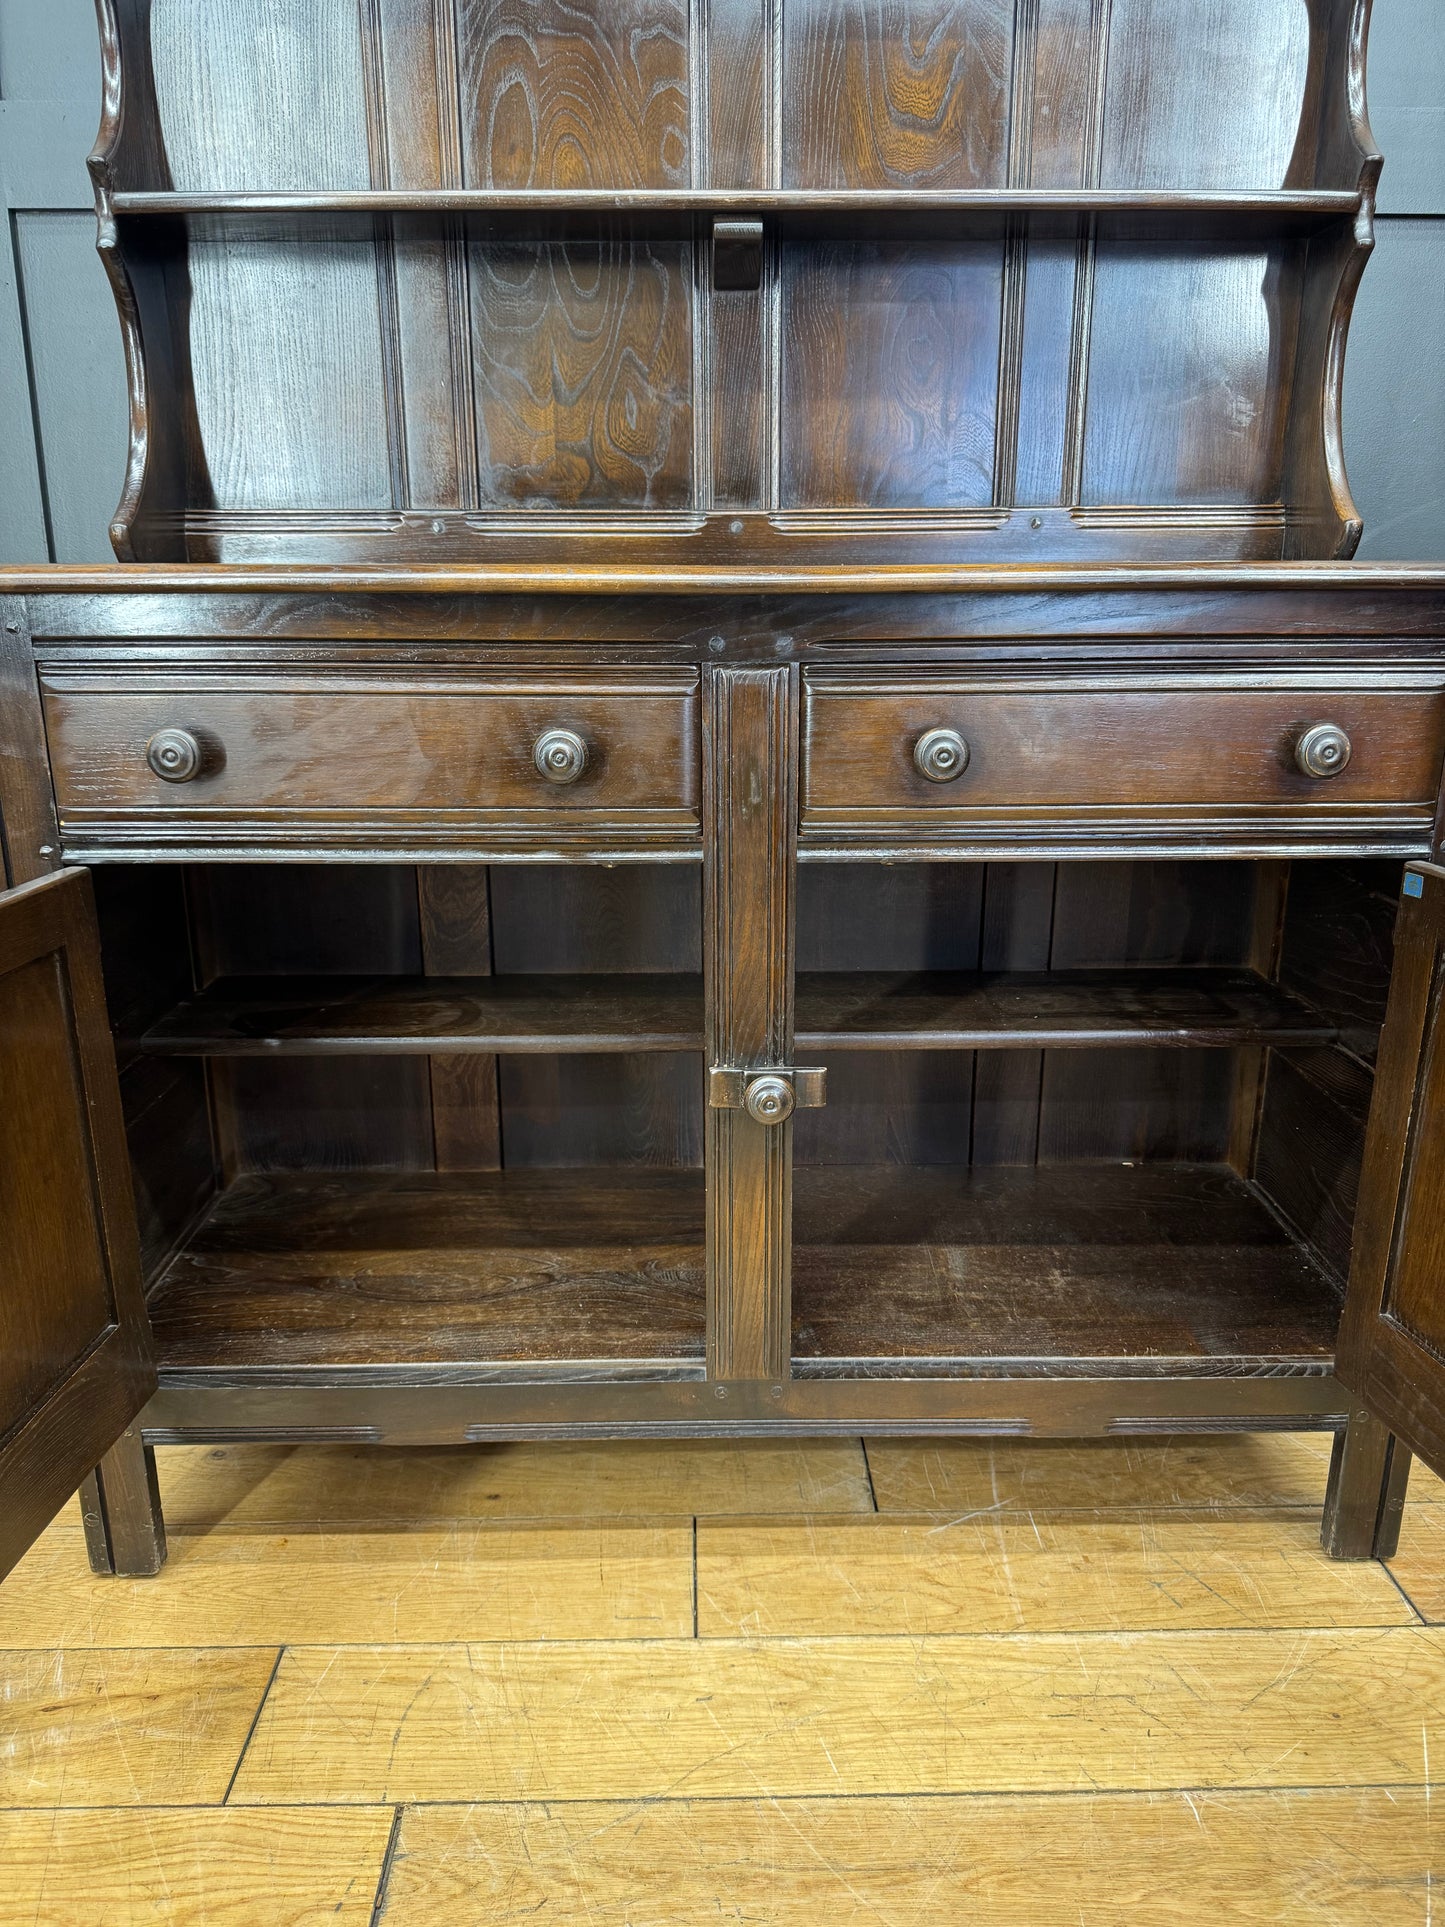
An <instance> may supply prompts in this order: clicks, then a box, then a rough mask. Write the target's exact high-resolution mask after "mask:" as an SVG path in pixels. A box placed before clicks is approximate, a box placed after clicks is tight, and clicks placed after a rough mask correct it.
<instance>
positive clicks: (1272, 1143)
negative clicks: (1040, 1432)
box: [1255, 1050, 1372, 1284]
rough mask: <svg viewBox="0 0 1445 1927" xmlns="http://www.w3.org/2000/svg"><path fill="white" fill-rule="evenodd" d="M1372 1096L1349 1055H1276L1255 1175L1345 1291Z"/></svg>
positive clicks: (1268, 1082) (1365, 1077) (1269, 1078)
mask: <svg viewBox="0 0 1445 1927" xmlns="http://www.w3.org/2000/svg"><path fill="white" fill-rule="evenodd" d="M1371 1095H1372V1085H1371V1080H1370V1077H1369V1074H1368V1072H1366V1071H1364V1070H1362V1069H1361V1067H1360V1066H1359V1065H1358V1064H1357V1063H1355V1062H1354V1061H1353V1059H1351V1058H1349V1057H1347V1056H1345V1054H1344V1053H1343V1052H1342V1051H1331V1050H1307V1051H1290V1052H1283V1051H1281V1052H1278V1053H1275V1054H1272V1055H1271V1058H1270V1062H1269V1068H1268V1071H1267V1073H1266V1081H1265V1087H1264V1104H1263V1108H1262V1110H1261V1113H1260V1134H1259V1146H1258V1150H1257V1152H1256V1157H1255V1176H1256V1178H1257V1180H1258V1182H1259V1186H1260V1189H1261V1190H1262V1191H1263V1192H1264V1193H1265V1195H1266V1196H1267V1197H1268V1198H1269V1200H1270V1202H1271V1204H1272V1205H1273V1207H1274V1208H1275V1209H1276V1210H1277V1211H1279V1212H1280V1213H1281V1214H1282V1215H1283V1216H1284V1218H1285V1219H1286V1220H1287V1222H1288V1223H1290V1224H1291V1225H1293V1226H1295V1227H1296V1228H1297V1229H1298V1230H1299V1232H1300V1233H1301V1235H1302V1236H1303V1237H1304V1239H1305V1240H1306V1242H1307V1243H1308V1245H1309V1247H1310V1249H1311V1251H1313V1252H1314V1253H1315V1255H1316V1257H1317V1259H1318V1261H1319V1262H1320V1263H1321V1264H1323V1265H1324V1266H1325V1267H1326V1269H1327V1270H1328V1271H1329V1272H1330V1273H1331V1275H1332V1276H1333V1277H1335V1278H1337V1279H1338V1280H1339V1281H1340V1282H1341V1284H1343V1282H1344V1280H1345V1279H1346V1278H1347V1277H1348V1275H1349V1269H1350V1245H1351V1241H1352V1238H1353V1235H1354V1224H1355V1212H1356V1207H1357V1205H1358V1203H1359V1195H1360V1164H1361V1160H1362V1158H1363V1156H1364V1149H1365V1127H1366V1123H1367V1121H1368V1118H1369V1109H1370V1100H1371Z"/></svg>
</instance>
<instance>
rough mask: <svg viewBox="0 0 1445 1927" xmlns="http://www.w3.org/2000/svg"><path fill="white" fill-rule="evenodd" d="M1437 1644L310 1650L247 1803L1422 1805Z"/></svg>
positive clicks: (1426, 1636)
mask: <svg viewBox="0 0 1445 1927" xmlns="http://www.w3.org/2000/svg"><path fill="white" fill-rule="evenodd" d="M1442 1637H1445V1636H1442V1635H1441V1634H1440V1633H1438V1632H1436V1631H1435V1630H1433V1629H1425V1628H1419V1627H1416V1628H1396V1629H1389V1628H1387V1629H1385V1630H1383V1631H1382V1630H1370V1631H1364V1632H1353V1631H1342V1632H1310V1631H1289V1632H1252V1633H1250V1632H1232V1633H1229V1634H1227V1635H1225V1634H1212V1635H1211V1634H1199V1633H1135V1634H1103V1635H1093V1636H1090V1637H1087V1638H1079V1637H1070V1636H1062V1635H1056V1636H1041V1637H1036V1638H1031V1639H1007V1640H999V1639H989V1638H952V1639H932V1640H924V1641H918V1640H911V1639H895V1638H877V1639H837V1640H828V1641H826V1642H821V1643H818V1644H809V1645H804V1646H792V1645H787V1644H782V1643H779V1644H776V1645H774V1644H772V1643H770V1642H765V1641H757V1642H755V1641H740V1640H708V1641H706V1642H703V1643H698V1642H694V1641H688V1642H686V1656H685V1658H684V1655H683V1653H682V1652H680V1651H679V1650H678V1648H677V1647H676V1646H675V1645H673V1644H672V1643H671V1642H668V1641H665V1640H663V1641H656V1642H653V1643H651V1644H649V1645H647V1646H646V1647H642V1646H631V1647H629V1646H627V1645H625V1644H624V1645H618V1644H615V1643H613V1642H610V1641H605V1640H604V1641H591V1642H587V1643H585V1644H575V1645H574V1644H571V1643H564V1642H552V1643H542V1644H538V1645H532V1646H527V1645H523V1644H517V1643H511V1642H508V1643H506V1644H503V1645H500V1646H490V1647H487V1646H474V1647H471V1648H469V1649H468V1648H459V1647H411V1648H405V1649H400V1650H397V1649H392V1650H386V1649H382V1650H376V1649H372V1650H368V1649H366V1648H360V1647H352V1648H349V1649H339V1648H334V1647H329V1648H328V1647H316V1648H293V1649H291V1650H289V1651H288V1652H287V1653H286V1654H285V1655H284V1657H283V1659H282V1662H281V1668H280V1672H279V1673H278V1675H277V1678H276V1682H275V1685H274V1686H273V1688H272V1690H271V1692H270V1694H269V1695H268V1697H267V1701H266V1706H265V1708H264V1710H263V1712H262V1715H261V1719H260V1721H259V1722H258V1724H257V1727H256V1732H255V1735H254V1737H253V1739H252V1742H251V1745H250V1747H249V1748H248V1750H247V1753H246V1757H245V1759H244V1761H243V1762H242V1765H241V1771H240V1774H239V1776H238V1778H237V1782H236V1790H235V1798H236V1799H237V1800H238V1801H240V1802H242V1803H243V1804H256V1805H270V1804H275V1803H282V1804H285V1803H288V1802H293V1801H295V1800H297V1799H307V1798H309V1799H312V1800H324V1801H330V1800H346V1801H360V1802H366V1801H372V1800H377V1799H386V1800H447V1799H453V1800H455V1799H478V1798H481V1799H500V1800H518V1799H553V1800H556V1799H568V1800H574V1799H575V1800H584V1799H598V1798H606V1797H608V1796H609V1795H611V1794H612V1793H613V1792H615V1789H616V1787H617V1785H618V1783H619V1779H620V1778H621V1777H622V1776H623V1775H625V1776H626V1783H627V1784H628V1786H629V1787H630V1789H631V1790H632V1794H633V1797H634V1798H647V1797H658V1796H666V1797H669V1798H673V1799H675V1798H677V1797H679V1796H680V1795H684V1794H692V1795H697V1796H706V1795H712V1796H715V1797H725V1796H727V1795H728V1794H737V1793H746V1794H749V1795H751V1794H752V1793H753V1792H754V1790H755V1789H756V1787H757V1786H758V1785H759V1784H760V1783H762V1784H766V1785H767V1787H768V1788H769V1791H770V1792H771V1793H773V1794H774V1795H776V1796H778V1797H785V1796H788V1795H807V1794H821V1793H833V1794H838V1793H870V1794H889V1793H891V1794H907V1793H913V1792H921V1791H925V1790H926V1791H929V1792H936V1793H943V1792H986V1791H1000V1792H1002V1791H1011V1792H1024V1791H1044V1790H1049V1791H1060V1792H1062V1791H1083V1790H1096V1789H1101V1790H1104V1791H1111V1790H1116V1791H1122V1790H1125V1789H1133V1790H1139V1791H1147V1790H1152V1789H1156V1788H1164V1787H1169V1786H1180V1785H1184V1786H1189V1787H1217V1788H1221V1789H1222V1788H1230V1787H1265V1788H1268V1787H1274V1786H1297V1785H1301V1784H1304V1785H1308V1786H1315V1787H1329V1786H1349V1785H1353V1784H1356V1783H1358V1782H1360V1781H1361V1780H1368V1781H1373V1782H1375V1783H1376V1784H1381V1783H1383V1784H1388V1785H1392V1786H1405V1787H1412V1786H1413V1787H1422V1786H1424V1785H1425V1784H1426V1782H1427V1780H1428V1776H1429V1766H1428V1764H1427V1759H1426V1747H1427V1746H1428V1741H1429V1736H1430V1733H1431V1731H1432V1729H1433V1730H1438V1728H1439V1725H1440V1721H1441V1719H1442V1717H1445V1714H1442V1697H1445V1689H1442V1685H1441V1677H1442V1675H1441V1664H1440V1661H1441V1652H1442ZM675 1665H686V1667H687V1669H688V1678H689V1682H690V1691H689V1692H688V1693H687V1694H686V1695H684V1696H679V1694H678V1693H677V1691H676V1687H675V1683H674V1678H675V1676H674V1675H673V1673H672V1668H673V1666H675ZM323 1677H324V1679H325V1681H326V1686H325V1690H324V1692H320V1691H318V1686H319V1683H320V1681H321V1680H322V1678H323ZM1422 1733H1423V1735H1424V1742H1423V1743H1422Z"/></svg>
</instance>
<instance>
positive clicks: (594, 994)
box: [139, 974, 703, 1057]
mask: <svg viewBox="0 0 1445 1927" xmlns="http://www.w3.org/2000/svg"><path fill="white" fill-rule="evenodd" d="M702 1042H703V1027H702V979H701V978H700V977H696V976H687V975H682V974H679V975H675V976H665V975H664V976H622V975H617V976H592V977H574V976H550V975H545V976H521V975H519V976H507V977H472V978H444V977H362V978H356V977H320V978H307V979H300V978H284V977H269V978H268V977H262V978H229V979H226V980H224V981H222V982H220V983H218V984H215V985H213V986H212V987H211V989H209V990H208V991H206V992H205V993H204V994H203V995H202V996H199V997H196V998H193V999H190V1000H188V1001H186V1002H185V1003H182V1004H180V1005H178V1006H177V1007H176V1008H175V1009H174V1010H172V1011H170V1012H169V1013H168V1014H167V1015H166V1016H165V1017H163V1018H162V1019H161V1020H160V1022H159V1023H157V1024H155V1025H153V1026H152V1027H151V1029H150V1030H148V1031H147V1032H146V1034H145V1035H144V1036H143V1037H142V1038H141V1039H140V1041H139V1048H140V1049H141V1050H143V1051H145V1052H147V1053H152V1054H159V1055H164V1056H203V1057H275V1056H278V1055H279V1056H290V1057H326V1056H343V1055H347V1054H349V1053H352V1052H358V1051H364V1052H368V1053H369V1052H380V1053H391V1054H395V1055H401V1056H427V1057H430V1056H434V1055H439V1054H443V1053H448V1052H469V1051H475V1052H480V1053H491V1052H503V1051H558V1050H568V1051H579V1052H581V1051H585V1052H588V1053H592V1052H601V1051H681V1050H701V1049H702Z"/></svg>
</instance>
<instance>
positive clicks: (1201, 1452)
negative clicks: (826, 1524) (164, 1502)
mask: <svg viewBox="0 0 1445 1927" xmlns="http://www.w3.org/2000/svg"><path fill="white" fill-rule="evenodd" d="M1330 1445H1331V1438H1330V1434H1329V1433H1327V1432H1322V1433H1314V1432H1270V1433H1244V1434H1234V1435H1232V1436H1230V1435H1224V1436H1220V1437H1216V1438H1201V1437H1198V1436H1190V1435H1183V1436H1180V1437H1176V1438H1166V1439H1077V1440H1068V1441H1060V1440H1055V1439H1030V1440H1028V1441H1026V1442H1020V1441H1017V1440H1012V1439H930V1440H927V1441H925V1442H918V1441H914V1440H910V1439H872V1440H870V1441H869V1443H868V1466H869V1471H870V1473H871V1474H872V1479H873V1489H874V1492H875V1494H876V1495H877V1499H878V1505H879V1509H880V1511H882V1512H903V1513H907V1512H931V1513H934V1514H941V1515H945V1516H948V1517H954V1518H956V1517H959V1516H961V1515H963V1514H966V1513H969V1512H974V1511H979V1510H984V1509H992V1510H994V1511H996V1512H998V1513H999V1514H1000V1515H1001V1516H1002V1515H1007V1514H1016V1513H1028V1512H1033V1511H1035V1510H1037V1511H1040V1512H1048V1513H1054V1514H1058V1513H1060V1512H1063V1511H1066V1510H1083V1511H1086V1512H1089V1513H1092V1514H1097V1513H1098V1512H1100V1511H1101V1510H1117V1509H1120V1508H1123V1509H1127V1510H1128V1511H1130V1512H1131V1514H1136V1513H1138V1512H1139V1511H1140V1510H1147V1511H1148V1512H1149V1513H1150V1514H1151V1515H1152V1514H1160V1513H1164V1514H1168V1513H1171V1512H1176V1511H1181V1510H1187V1511H1190V1512H1195V1511H1197V1510H1199V1509H1201V1508H1213V1509H1215V1510H1218V1511H1229V1512H1234V1511H1238V1510H1253V1509H1269V1510H1271V1511H1279V1510H1281V1509H1283V1508H1286V1507H1293V1508H1297V1509H1302V1510H1305V1511H1317V1510H1318V1508H1319V1505H1320V1502H1321V1500H1322V1498H1323V1496H1324V1487H1325V1476H1326V1474H1327V1472H1328V1471H1329V1463H1330ZM171 1457H172V1455H171V1454H169V1453H166V1454H163V1455H162V1461H161V1463H162V1470H163V1471H164V1469H165V1464H166V1461H167V1460H168V1459H169V1458H171Z"/></svg>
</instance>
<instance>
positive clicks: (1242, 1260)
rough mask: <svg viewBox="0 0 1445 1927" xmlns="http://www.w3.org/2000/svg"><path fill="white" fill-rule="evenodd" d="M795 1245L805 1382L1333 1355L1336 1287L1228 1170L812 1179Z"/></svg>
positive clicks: (800, 1197)
mask: <svg viewBox="0 0 1445 1927" xmlns="http://www.w3.org/2000/svg"><path fill="white" fill-rule="evenodd" d="M796 1240H797V1242H796V1248H795V1250H794V1253H793V1315H794V1331H793V1343H794V1353H795V1358H794V1369H795V1370H798V1371H802V1370H805V1369H807V1370H809V1371H812V1372H816V1371H823V1370H828V1369H836V1368H837V1366H836V1361H838V1360H840V1359H848V1360H854V1361H865V1360H866V1361H868V1368H869V1369H870V1370H873V1371H884V1372H887V1371H891V1370H895V1369H897V1368H896V1366H890V1365H888V1364H887V1363H886V1362H885V1361H887V1360H889V1359H894V1360H896V1359H900V1358H905V1357H914V1358H930V1359H932V1360H935V1361H937V1362H938V1363H937V1364H936V1366H935V1369H945V1370H946V1369H948V1368H947V1367H946V1366H944V1365H943V1364H942V1361H944V1360H946V1359H949V1358H952V1359H954V1360H962V1359H964V1358H968V1357H971V1358H973V1359H974V1360H983V1359H991V1360H1000V1359H1005V1358H1006V1359H1009V1360H1010V1361H1012V1362H1013V1364H1014V1365H1015V1366H1017V1368H1018V1369H1021V1370H1028V1369H1030V1367H1029V1365H1028V1361H1029V1360H1030V1359H1038V1358H1043V1357H1048V1358H1050V1359H1052V1360H1053V1361H1054V1362H1053V1366H1052V1369H1053V1370H1055V1371H1062V1370H1066V1369H1068V1368H1067V1366H1065V1364H1064V1362H1063V1361H1064V1360H1066V1359H1075V1360H1080V1359H1086V1358H1089V1357H1094V1358H1103V1357H1108V1358H1111V1359H1114V1360H1116V1361H1122V1360H1126V1359H1130V1360H1133V1361H1134V1368H1135V1369H1138V1368H1139V1367H1140V1364H1141V1362H1142V1361H1144V1360H1147V1359H1151V1358H1153V1359H1155V1360H1157V1359H1160V1358H1163V1357H1169V1358H1171V1359H1174V1360H1176V1361H1180V1368H1181V1369H1186V1370H1187V1369H1189V1367H1188V1364H1187V1361H1188V1360H1190V1359H1194V1360H1196V1361H1198V1362H1199V1363H1200V1364H1201V1365H1205V1363H1206V1361H1213V1364H1212V1366H1206V1368H1207V1369H1216V1370H1217V1369H1219V1368H1220V1365H1219V1362H1220V1361H1222V1360H1224V1359H1229V1358H1233V1359H1235V1360H1238V1361H1242V1360H1244V1359H1246V1358H1253V1359H1256V1360H1261V1359H1265V1358H1270V1357H1274V1358H1293V1359H1294V1360H1295V1361H1296V1364H1297V1365H1298V1364H1300V1363H1304V1362H1307V1361H1311V1360H1312V1361H1314V1363H1315V1365H1316V1367H1318V1366H1319V1365H1321V1364H1323V1363H1325V1361H1327V1360H1328V1359H1329V1358H1330V1357H1332V1355H1333V1350H1334V1336H1335V1329H1336V1325H1337V1323H1338V1319H1339V1303H1338V1300H1337V1298H1336V1296H1335V1294H1334V1293H1333V1291H1332V1290H1331V1289H1330V1287H1329V1285H1328V1283H1327V1282H1326V1280H1325V1279H1324V1277H1323V1276H1322V1275H1321V1273H1320V1272H1319V1271H1318V1270H1317V1269H1316V1267H1315V1266H1314V1265H1313V1264H1312V1263H1311V1262H1310V1261H1309V1259H1308V1258H1307V1257H1306V1256H1305V1255H1304V1254H1303V1253H1302V1252H1300V1251H1299V1250H1297V1249H1296V1248H1294V1247H1292V1246H1291V1244H1290V1242H1289V1240H1288V1238H1287V1236H1286V1234H1285V1233H1284V1232H1283V1231H1282V1230H1281V1229H1280V1227H1279V1225H1278V1224H1277V1222H1276V1221H1275V1219H1274V1218H1273V1217H1272V1216H1271V1215H1270V1214H1269V1212H1268V1211H1267V1210H1266V1209H1265V1207H1264V1206H1263V1205H1262V1204H1261V1203H1260V1202H1259V1201H1258V1200H1257V1198H1256V1197H1255V1196H1254V1195H1253V1194H1252V1192H1251V1191H1250V1190H1249V1188H1248V1187H1247V1186H1245V1185H1243V1184H1241V1183H1240V1182H1239V1181H1238V1180H1237V1179H1235V1178H1234V1177H1233V1176H1232V1175H1231V1174H1229V1173H1227V1172H1226V1171H1225V1170H1224V1169H1223V1168H1222V1167H1220V1168H1211V1167H1209V1166H1203V1167H1199V1166H1188V1165H1174V1166H1171V1165H1166V1164H1144V1165H1141V1166H1139V1167H1138V1168H1130V1167H1120V1166H1117V1165H1116V1166H1113V1167H1110V1166H1108V1165H1103V1164H1101V1165H1097V1166H1090V1165H1081V1166H1074V1167H1072V1168H1071V1167H1069V1166H1056V1167H1049V1166H1044V1165H1041V1166H1040V1167H1039V1168H1037V1169H1036V1170H1006V1169H1000V1170H973V1171H960V1170H951V1169H947V1168H941V1169H939V1168H936V1169H933V1170H922V1169H912V1170H909V1169H897V1170H892V1171H889V1170H878V1171H862V1170H857V1169H852V1170H847V1171H839V1172H825V1171H815V1170H810V1171H807V1172H802V1171H800V1172H799V1174H798V1181H797V1187H796ZM804 1361H806V1365H805V1363H804ZM959 1369H961V1367H960V1368H959ZM1080 1369H1082V1368H1080ZM1125 1369H1127V1367H1126V1368H1125Z"/></svg>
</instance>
